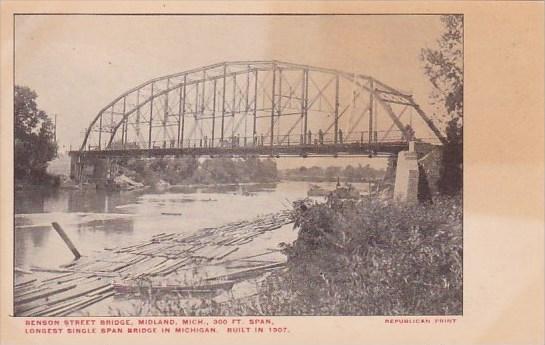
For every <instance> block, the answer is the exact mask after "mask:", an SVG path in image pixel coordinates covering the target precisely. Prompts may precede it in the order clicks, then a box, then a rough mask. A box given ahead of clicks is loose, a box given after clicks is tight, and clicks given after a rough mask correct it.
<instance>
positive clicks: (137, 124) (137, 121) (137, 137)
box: [135, 89, 141, 147]
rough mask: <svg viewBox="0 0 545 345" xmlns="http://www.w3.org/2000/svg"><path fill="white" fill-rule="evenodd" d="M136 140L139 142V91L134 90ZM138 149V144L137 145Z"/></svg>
mask: <svg viewBox="0 0 545 345" xmlns="http://www.w3.org/2000/svg"><path fill="white" fill-rule="evenodd" d="M136 107H137V108H136V124H135V125H136V140H137V141H140V137H141V135H140V89H138V90H136ZM138 147H140V144H138Z"/></svg>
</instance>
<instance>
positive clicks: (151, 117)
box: [148, 83, 154, 149]
mask: <svg viewBox="0 0 545 345" xmlns="http://www.w3.org/2000/svg"><path fill="white" fill-rule="evenodd" d="M153 85H154V83H151V100H150V102H149V104H150V108H149V132H148V148H149V149H151V129H152V127H153V123H152V121H153Z"/></svg>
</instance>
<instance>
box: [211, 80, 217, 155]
mask: <svg viewBox="0 0 545 345" xmlns="http://www.w3.org/2000/svg"><path fill="white" fill-rule="evenodd" d="M216 84H217V79H214V97H213V99H212V102H213V103H214V104H213V106H212V141H211V142H210V147H214V134H215V131H216Z"/></svg>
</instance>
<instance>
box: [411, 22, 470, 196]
mask: <svg viewBox="0 0 545 345" xmlns="http://www.w3.org/2000/svg"><path fill="white" fill-rule="evenodd" d="M441 22H442V24H443V33H442V35H441V36H440V38H439V39H438V40H437V44H438V47H437V48H436V49H431V48H426V49H422V55H421V57H422V61H423V62H424V72H425V74H426V75H427V76H428V78H429V80H430V82H431V83H432V85H433V87H434V90H433V93H432V95H431V97H432V101H433V103H434V105H435V107H436V114H435V117H436V118H438V119H443V120H446V128H445V132H446V139H447V143H446V144H445V146H444V150H443V162H442V166H441V176H440V178H439V191H440V192H442V193H443V194H447V195H455V194H458V193H460V192H461V191H462V182H463V181H462V167H463V165H462V164H463V156H462V152H463V105H464V74H463V36H464V32H463V24H464V23H463V16H461V15H446V16H442V17H441Z"/></svg>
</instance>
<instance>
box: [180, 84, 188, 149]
mask: <svg viewBox="0 0 545 345" xmlns="http://www.w3.org/2000/svg"><path fill="white" fill-rule="evenodd" d="M186 85H187V74H184V88H183V103H182V112H181V113H182V134H181V137H180V148H182V147H184V127H185V98H186V90H187V88H186Z"/></svg>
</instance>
